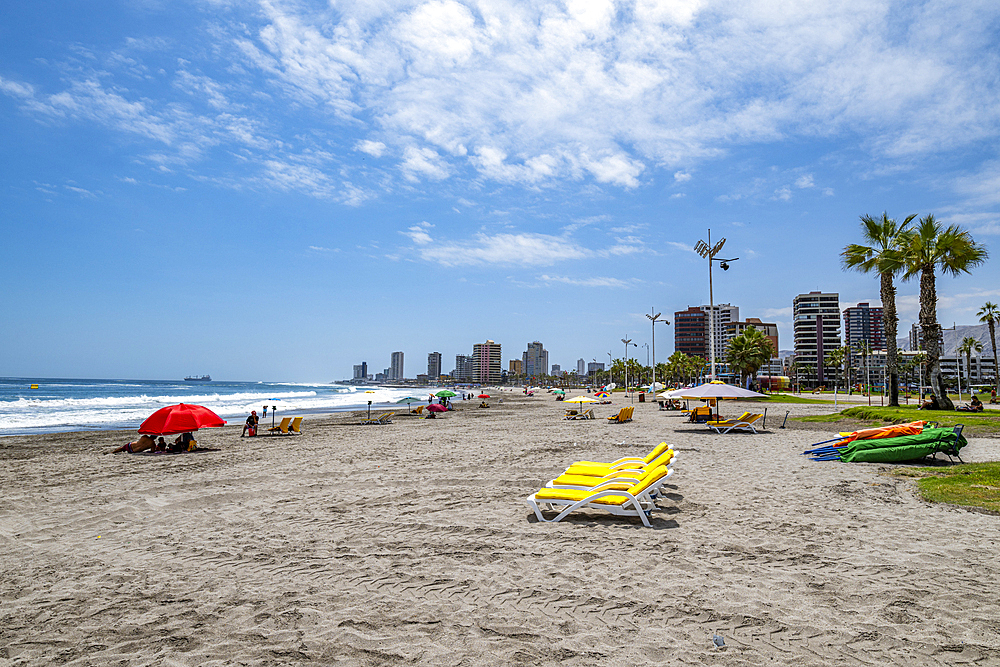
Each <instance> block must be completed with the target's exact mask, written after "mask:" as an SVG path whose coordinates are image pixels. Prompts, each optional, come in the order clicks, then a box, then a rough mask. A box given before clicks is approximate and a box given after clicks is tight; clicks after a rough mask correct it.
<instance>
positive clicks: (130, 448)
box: [109, 435, 163, 454]
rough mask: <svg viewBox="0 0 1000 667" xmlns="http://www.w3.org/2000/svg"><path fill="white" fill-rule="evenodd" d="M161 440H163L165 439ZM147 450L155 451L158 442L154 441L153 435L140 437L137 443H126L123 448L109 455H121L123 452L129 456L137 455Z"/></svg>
mask: <svg viewBox="0 0 1000 667" xmlns="http://www.w3.org/2000/svg"><path fill="white" fill-rule="evenodd" d="M160 439H161V440H162V439H163V438H160ZM147 449H149V450H155V449H156V440H155V439H153V436H151V435H140V436H139V439H138V440H136V441H135V442H129V443H126V444H124V445H122V446H121V447H119V448H118V449H115V450H113V451H111V452H109V453H111V454H120V453H121V452H128V453H129V454H136V453H138V452H144V451H146V450H147Z"/></svg>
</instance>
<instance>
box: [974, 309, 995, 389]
mask: <svg viewBox="0 0 1000 667" xmlns="http://www.w3.org/2000/svg"><path fill="white" fill-rule="evenodd" d="M976 315H978V316H979V321H980V322H985V323H986V324H988V325H990V343H991V344H992V345H993V369H994V371H993V389H994V391H997V390H1000V388H998V387H997V375H998V373H997V372H996V369H997V331H996V323H997V321H998V320H1000V307H998V306H997V305H996V304H995V303H992V302H990V301H987V302H986V303H984V304H983V307H982V308H980V309H979V312H978V313H976Z"/></svg>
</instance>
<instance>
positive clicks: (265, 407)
mask: <svg viewBox="0 0 1000 667" xmlns="http://www.w3.org/2000/svg"><path fill="white" fill-rule="evenodd" d="M264 419H267V406H266V405H265V406H264Z"/></svg>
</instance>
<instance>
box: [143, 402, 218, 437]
mask: <svg viewBox="0 0 1000 667" xmlns="http://www.w3.org/2000/svg"><path fill="white" fill-rule="evenodd" d="M225 424H226V422H225V420H224V419H222V418H221V417H220V416H219V415H217V414H215V413H214V412H212V411H211V410H209V409H208V408H206V407H202V406H200V405H188V404H186V403H178V404H177V405H168V406H167V407H165V408H160V409H159V410H157V411H156V412H154V413H153V414H151V415H150V416H149V418H148V419H146V421H144V422H142V425H141V426H140V427H139V433H142V434H144V435H175V434H177V433H187V432H189V431H197V430H198V429H200V428H211V427H213V426H225Z"/></svg>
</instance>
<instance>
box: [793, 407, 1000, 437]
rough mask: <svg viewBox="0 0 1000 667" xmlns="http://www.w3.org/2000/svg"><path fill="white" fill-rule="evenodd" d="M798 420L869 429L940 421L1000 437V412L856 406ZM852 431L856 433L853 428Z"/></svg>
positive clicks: (944, 424)
mask: <svg viewBox="0 0 1000 667" xmlns="http://www.w3.org/2000/svg"><path fill="white" fill-rule="evenodd" d="M793 419H795V420H796V421H800V422H809V423H831V424H833V423H837V422H862V423H863V424H865V425H866V426H883V425H885V424H905V423H906V422H912V421H917V420H926V421H936V422H938V423H940V424H941V425H942V426H951V425H953V424H964V425H965V426H966V427H969V429H970V430H969V431H968V432H967V434H972V435H986V436H993V435H998V434H1000V413H997V412H957V411H954V410H918V409H917V406H916V405H914V406H910V407H907V406H905V405H904V406H900V407H898V408H890V407H879V406H875V405H873V406H871V407H869V406H867V405H864V406H855V407H852V408H847V409H845V410H841V411H840V412H837V413H834V414H832V415H815V416H810V417H793ZM851 430H854V429H853V428H852V429H851Z"/></svg>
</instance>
